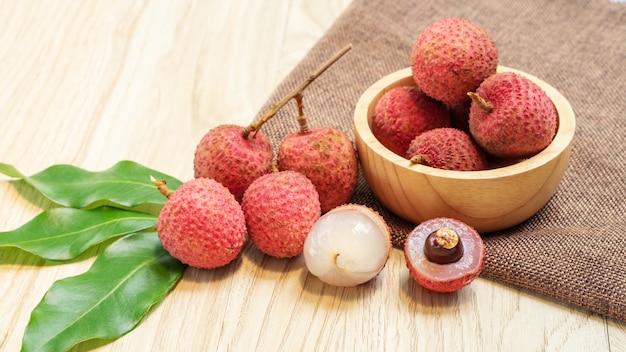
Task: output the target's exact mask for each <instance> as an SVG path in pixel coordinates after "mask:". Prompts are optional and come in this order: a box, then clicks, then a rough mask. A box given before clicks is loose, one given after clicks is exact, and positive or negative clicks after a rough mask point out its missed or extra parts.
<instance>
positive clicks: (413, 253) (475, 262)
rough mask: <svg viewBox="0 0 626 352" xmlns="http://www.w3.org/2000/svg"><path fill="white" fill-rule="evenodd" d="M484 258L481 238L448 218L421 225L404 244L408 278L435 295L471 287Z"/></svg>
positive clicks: (459, 222) (410, 234) (429, 221)
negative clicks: (435, 293)
mask: <svg viewBox="0 0 626 352" xmlns="http://www.w3.org/2000/svg"><path fill="white" fill-rule="evenodd" d="M485 256H486V250H485V246H484V243H483V240H482V238H481V237H480V234H479V233H478V232H476V230H475V229H474V228H473V227H471V226H469V225H467V224H465V223H463V222H461V221H458V220H455V219H450V218H436V219H431V220H427V221H424V222H422V223H421V224H419V225H418V226H417V227H415V229H413V231H411V232H410V233H409V235H408V236H407V238H406V241H405V243H404V257H405V260H406V265H407V268H408V269H409V272H410V274H411V277H412V278H413V279H414V280H415V281H416V282H417V283H418V284H419V285H421V286H422V287H424V288H426V289H428V290H431V291H435V292H453V291H457V290H459V289H461V288H463V287H465V286H467V285H468V284H470V283H471V282H472V281H473V280H474V279H475V278H476V277H478V275H479V274H480V273H481V271H482V269H483V267H484V263H485Z"/></svg>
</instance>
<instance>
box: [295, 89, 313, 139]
mask: <svg viewBox="0 0 626 352" xmlns="http://www.w3.org/2000/svg"><path fill="white" fill-rule="evenodd" d="M303 98H304V97H303V95H302V93H300V94H297V95H296V96H295V97H294V99H295V100H296V105H297V106H298V125H299V126H300V133H301V134H305V133H309V132H311V129H310V128H309V124H308V122H307V119H306V116H305V115H304V102H303V101H302V100H303Z"/></svg>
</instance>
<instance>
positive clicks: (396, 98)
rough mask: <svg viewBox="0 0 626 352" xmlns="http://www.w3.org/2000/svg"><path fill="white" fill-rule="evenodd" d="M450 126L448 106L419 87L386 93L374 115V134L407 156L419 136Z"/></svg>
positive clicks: (402, 88)
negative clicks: (412, 143) (411, 144)
mask: <svg viewBox="0 0 626 352" xmlns="http://www.w3.org/2000/svg"><path fill="white" fill-rule="evenodd" d="M449 126H450V114H449V113H448V110H447V109H446V107H445V106H444V105H443V104H442V103H440V102H438V101H436V100H434V99H432V98H430V97H428V96H427V95H426V94H424V93H423V92H422V91H421V90H420V89H419V88H417V87H415V86H400V87H395V88H392V89H391V90H389V91H387V92H385V93H384V94H383V96H382V97H381V98H380V100H379V101H378V103H377V104H376V108H375V110H374V114H373V115H372V133H374V135H375V136H376V138H377V139H378V140H379V141H380V142H381V144H382V145H384V146H385V147H387V148H388V149H389V150H391V151H392V152H394V153H396V154H398V155H401V156H404V155H405V154H406V151H407V149H408V148H409V144H410V143H411V141H412V140H413V138H415V136H417V135H418V134H420V133H422V132H424V131H428V130H431V129H434V128H438V127H449Z"/></svg>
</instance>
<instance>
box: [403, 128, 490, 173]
mask: <svg viewBox="0 0 626 352" xmlns="http://www.w3.org/2000/svg"><path fill="white" fill-rule="evenodd" d="M406 157H407V159H409V160H411V162H412V163H414V164H422V165H426V166H430V167H434V168H438V169H444V170H456V171H478V170H483V169H485V168H486V167H487V160H486V158H485V155H484V153H483V152H482V151H481V150H480V149H479V147H478V146H477V145H476V143H474V141H473V140H472V138H471V137H470V135H469V134H467V133H465V132H463V131H461V130H458V129H456V128H451V127H444V128H436V129H433V130H430V131H426V132H424V133H422V134H420V135H419V136H417V137H415V139H413V141H411V144H410V145H409V149H408V151H407V154H406Z"/></svg>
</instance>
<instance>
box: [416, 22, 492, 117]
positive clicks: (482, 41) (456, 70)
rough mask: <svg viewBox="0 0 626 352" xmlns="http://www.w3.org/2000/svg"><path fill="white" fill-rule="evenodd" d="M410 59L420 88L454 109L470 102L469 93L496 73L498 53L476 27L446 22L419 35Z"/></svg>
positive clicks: (428, 28)
mask: <svg viewBox="0 0 626 352" xmlns="http://www.w3.org/2000/svg"><path fill="white" fill-rule="evenodd" d="M410 59H411V69H412V72H413V78H414V79H415V83H416V84H417V86H418V87H419V88H420V89H421V90H422V91H424V93H426V94H427V95H428V96H430V97H432V98H433V99H436V100H439V101H441V102H443V103H444V104H446V105H447V106H453V105H457V104H462V103H463V102H466V101H468V97H467V92H473V91H474V90H476V88H477V87H478V86H479V85H480V83H481V82H482V81H483V80H484V79H485V78H487V77H489V76H491V75H492V74H494V73H496V69H497V67H498V50H497V48H496V46H495V43H494V41H493V39H492V38H491V37H490V36H489V34H488V33H487V32H485V30H483V29H482V28H481V27H480V26H478V25H477V24H476V23H473V22H471V21H469V20H466V19H462V18H445V19H442V20H439V21H436V22H434V23H432V24H430V25H429V26H427V27H426V28H425V29H424V30H423V31H422V32H421V33H420V34H419V35H418V37H417V39H416V41H415V44H414V46H413V49H412V51H411V58H410Z"/></svg>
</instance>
